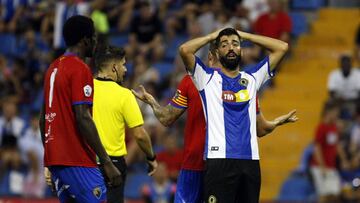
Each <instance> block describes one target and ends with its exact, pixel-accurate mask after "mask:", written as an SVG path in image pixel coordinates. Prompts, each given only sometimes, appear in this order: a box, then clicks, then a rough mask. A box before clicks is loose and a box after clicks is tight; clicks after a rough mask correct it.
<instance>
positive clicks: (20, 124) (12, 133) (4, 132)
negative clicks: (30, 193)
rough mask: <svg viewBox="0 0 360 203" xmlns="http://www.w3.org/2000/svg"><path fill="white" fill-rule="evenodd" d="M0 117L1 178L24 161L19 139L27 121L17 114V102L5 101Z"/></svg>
mask: <svg viewBox="0 0 360 203" xmlns="http://www.w3.org/2000/svg"><path fill="white" fill-rule="evenodd" d="M2 112H3V115H2V116H1V117H0V163H1V164H0V179H1V178H2V176H3V175H5V173H6V172H7V171H9V170H12V169H13V170H17V169H19V168H20V166H21V164H22V162H21V157H20V152H19V150H18V140H19V138H20V137H21V133H22V130H23V128H24V125H25V122H24V121H23V120H22V119H20V118H19V117H17V116H16V113H17V107H16V103H14V102H13V101H11V100H8V101H5V102H4V103H3V106H2Z"/></svg>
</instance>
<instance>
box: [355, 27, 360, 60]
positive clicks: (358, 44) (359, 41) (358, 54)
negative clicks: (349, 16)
mask: <svg viewBox="0 0 360 203" xmlns="http://www.w3.org/2000/svg"><path fill="white" fill-rule="evenodd" d="M355 59H356V60H357V63H358V65H359V66H360V25H359V26H358V29H357V32H356V36H355Z"/></svg>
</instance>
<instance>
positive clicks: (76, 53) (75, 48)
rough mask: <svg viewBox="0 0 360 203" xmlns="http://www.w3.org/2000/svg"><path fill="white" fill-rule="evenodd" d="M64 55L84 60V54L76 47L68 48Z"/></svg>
mask: <svg viewBox="0 0 360 203" xmlns="http://www.w3.org/2000/svg"><path fill="white" fill-rule="evenodd" d="M66 53H72V54H74V55H76V56H77V57H79V58H81V59H82V60H85V53H84V52H83V51H81V49H79V48H78V47H69V48H67V49H66Z"/></svg>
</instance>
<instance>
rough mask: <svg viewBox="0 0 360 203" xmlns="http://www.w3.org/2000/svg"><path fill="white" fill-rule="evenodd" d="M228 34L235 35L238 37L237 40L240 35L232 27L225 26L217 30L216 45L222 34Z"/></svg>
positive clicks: (217, 45) (218, 43)
mask: <svg viewBox="0 0 360 203" xmlns="http://www.w3.org/2000/svg"><path fill="white" fill-rule="evenodd" d="M230 35H236V36H238V37H239V41H240V40H241V37H240V35H239V34H238V33H237V31H236V30H235V29H234V28H225V29H223V30H221V31H220V32H219V35H218V36H217V37H216V39H215V42H216V47H219V45H220V38H221V37H222V36H230Z"/></svg>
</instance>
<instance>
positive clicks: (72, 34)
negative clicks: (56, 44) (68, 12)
mask: <svg viewBox="0 0 360 203" xmlns="http://www.w3.org/2000/svg"><path fill="white" fill-rule="evenodd" d="M94 34H95V27H94V22H93V21H92V20H91V18H88V17H86V16H81V15H76V16H72V17H70V18H69V19H67V20H66V22H65V24H64V27H63V37H64V41H65V44H66V46H67V47H71V46H75V45H76V44H77V43H79V42H80V40H82V39H83V38H84V37H86V38H91V37H92V36H93V35H94Z"/></svg>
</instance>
